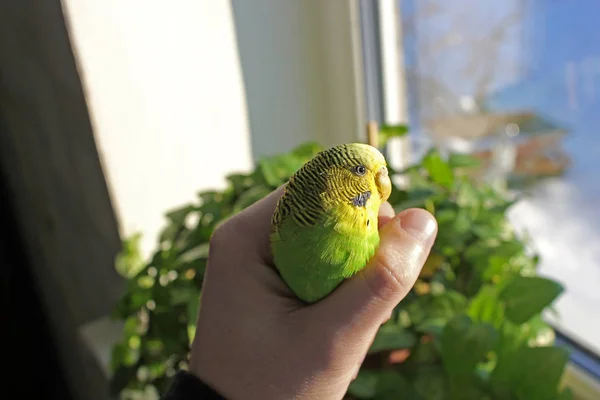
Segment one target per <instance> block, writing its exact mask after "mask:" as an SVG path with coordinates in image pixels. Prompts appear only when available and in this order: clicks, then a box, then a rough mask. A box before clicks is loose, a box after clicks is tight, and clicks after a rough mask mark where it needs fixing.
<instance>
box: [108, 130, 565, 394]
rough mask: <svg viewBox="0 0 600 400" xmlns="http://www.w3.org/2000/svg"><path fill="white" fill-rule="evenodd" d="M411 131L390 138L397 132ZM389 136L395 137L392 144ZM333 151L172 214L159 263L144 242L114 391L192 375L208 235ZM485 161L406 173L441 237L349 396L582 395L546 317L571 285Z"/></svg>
mask: <svg viewBox="0 0 600 400" xmlns="http://www.w3.org/2000/svg"><path fill="white" fill-rule="evenodd" d="M405 131H406V130H405V129H398V128H395V129H391V128H390V129H388V130H386V131H385V132H387V136H390V133H389V132H392V133H391V134H394V133H393V132H396V133H395V134H402V133H404V132H405ZM387 136H386V135H385V134H384V135H382V139H386V138H387ZM320 149H321V148H320V146H319V145H317V144H313V143H309V144H305V145H303V146H300V147H298V148H296V149H294V150H293V151H291V152H289V153H287V154H281V155H277V156H274V157H269V158H264V159H262V160H261V161H260V162H259V163H258V165H257V166H256V169H255V170H254V171H252V172H250V173H247V174H233V175H230V176H228V177H227V180H228V182H229V186H228V188H227V189H226V190H224V191H206V192H202V193H200V194H199V196H198V201H197V202H195V203H193V204H187V205H184V206H182V207H180V208H178V209H176V210H173V211H171V212H169V213H167V214H166V219H167V223H166V226H165V228H164V230H163V231H162V233H161V235H160V238H159V240H158V244H157V250H156V251H155V253H154V255H153V256H152V257H151V259H150V260H148V261H146V260H143V259H142V258H141V257H140V255H139V252H138V251H137V245H136V243H137V240H138V239H139V236H134V237H131V238H129V239H127V240H126V241H125V242H124V247H123V251H122V252H121V254H120V255H119V257H118V259H117V263H116V267H117V269H118V271H119V272H120V273H121V274H122V275H123V276H125V277H126V278H127V284H128V286H127V290H126V293H125V294H124V296H123V298H122V299H121V301H120V302H119V303H118V304H117V306H116V308H115V312H114V317H115V318H117V319H119V320H122V321H124V332H123V339H122V341H121V342H119V343H118V344H117V345H116V346H115V347H114V349H113V354H112V368H113V371H114V374H113V377H112V382H111V383H112V390H113V392H114V393H120V394H121V398H139V399H149V398H156V397H157V396H158V395H159V394H160V393H163V392H164V391H165V390H166V388H167V387H168V385H169V382H170V378H171V377H172V376H173V374H174V372H175V370H176V369H178V368H185V367H186V357H187V354H188V351H189V345H190V342H191V339H192V338H193V335H194V326H195V318H196V313H197V309H198V299H199V296H200V291H201V286H202V280H203V273H204V269H205V267H206V260H207V257H208V240H209V238H210V235H211V233H212V231H213V229H214V228H215V226H216V225H217V224H218V223H219V222H220V221H222V220H223V219H225V218H227V217H229V216H231V215H232V214H234V213H236V212H238V211H240V210H242V209H244V208H245V207H247V206H249V205H250V204H252V203H254V202H255V201H257V200H259V199H261V198H262V197H264V196H265V195H267V194H268V193H269V192H270V191H272V190H273V189H275V188H277V187H278V186H280V185H281V184H282V183H284V182H285V181H286V180H287V179H288V178H289V176H290V175H291V174H292V173H293V172H294V171H296V170H297V169H298V168H299V167H300V166H301V165H302V164H303V163H304V162H306V161H307V160H308V159H310V158H311V157H312V156H313V155H314V154H315V153H316V152H317V151H319V150H320ZM474 165H475V161H474V160H473V159H471V158H469V157H465V156H461V155H452V156H450V157H449V158H448V159H444V158H442V157H441V156H440V154H439V153H438V152H437V151H435V150H431V151H430V152H429V153H427V154H426V155H425V157H424V158H423V159H422V160H421V162H420V163H418V164H416V165H413V166H411V167H410V168H408V169H407V170H405V171H402V173H403V174H404V175H405V176H406V177H407V178H408V179H409V182H410V184H409V185H408V187H406V188H400V187H395V188H394V190H393V192H392V197H391V198H390V202H391V203H392V205H393V206H394V207H395V208H396V209H398V210H400V209H404V208H407V207H422V208H426V209H427V210H429V211H430V212H432V213H433V214H434V215H435V216H436V218H437V220H438V224H439V234H438V238H437V241H436V243H435V245H434V248H433V250H432V252H431V255H430V256H429V258H428V260H427V263H426V265H425V267H424V269H423V272H422V274H421V276H420V278H419V280H418V282H417V284H416V285H415V287H414V288H413V290H412V291H411V293H410V294H409V296H408V297H407V298H406V299H405V301H403V302H402V303H401V304H400V305H399V306H398V307H397V308H396V310H395V311H394V313H393V316H392V318H391V319H390V320H389V321H388V322H387V323H386V324H384V325H383V326H382V327H381V329H380V330H379V332H378V334H377V336H376V338H375V341H374V343H373V345H372V347H371V350H370V351H369V355H368V356H367V359H366V360H365V362H364V364H363V367H362V368H361V371H360V373H359V376H358V378H357V379H356V380H355V381H354V382H353V383H352V384H351V386H350V388H349V390H348V393H347V398H348V399H365V400H368V399H375V400H387V399H400V398H402V399H423V400H430V399H431V400H434V399H435V400H443V399H457V400H458V399H461V400H462V399H465V400H468V399H490V400H491V399H527V400H538V399H539V400H550V399H561V400H562V399H569V398H571V397H570V393H569V391H568V390H561V388H560V383H559V381H560V379H561V376H562V372H563V369H564V367H565V364H566V362H567V360H568V353H567V352H566V351H565V350H564V349H563V348H560V347H555V346H554V345H553V343H552V341H553V331H552V329H551V328H550V327H549V326H547V325H546V324H545V323H544V322H543V321H542V319H541V316H540V314H541V312H542V311H543V310H544V309H545V308H547V307H549V306H551V304H552V302H553V301H554V300H555V299H556V298H557V297H558V296H559V295H560V293H561V292H562V287H561V286H560V285H559V284H558V283H556V282H554V281H552V280H549V279H546V278H542V277H539V276H537V274H536V266H537V263H538V258H537V256H535V255H534V254H530V252H529V251H528V250H527V247H526V242H525V241H524V240H523V239H520V238H519V237H518V236H517V235H516V234H515V232H514V231H513V230H512V229H511V226H510V224H509V223H508V222H507V219H506V216H505V214H506V211H507V209H508V208H509V207H510V206H511V204H512V202H511V201H509V200H507V199H506V198H504V197H503V196H502V195H500V194H499V193H497V192H495V191H494V190H492V189H491V188H490V187H487V186H485V185H482V184H477V183H475V182H474V181H473V180H472V179H471V178H469V174H468V171H469V168H471V167H472V166H474Z"/></svg>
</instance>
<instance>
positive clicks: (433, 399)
mask: <svg viewBox="0 0 600 400" xmlns="http://www.w3.org/2000/svg"><path fill="white" fill-rule="evenodd" d="M414 386H415V392H416V393H417V394H418V395H419V396H420V397H419V398H422V399H426V400H444V399H446V393H447V392H448V388H447V382H446V376H445V374H444V370H443V369H442V368H439V367H437V366H431V367H429V366H427V367H421V368H420V369H419V371H418V372H417V374H416V377H415V378H414ZM405 398H407V397H404V396H400V397H397V399H405Z"/></svg>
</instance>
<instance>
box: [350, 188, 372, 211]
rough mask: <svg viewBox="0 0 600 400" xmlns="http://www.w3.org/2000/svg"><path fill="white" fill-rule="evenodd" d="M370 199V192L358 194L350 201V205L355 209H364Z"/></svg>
mask: <svg viewBox="0 0 600 400" xmlns="http://www.w3.org/2000/svg"><path fill="white" fill-rule="evenodd" d="M370 198H371V191H370V190H367V191H366V192H362V193H359V194H358V195H356V197H354V198H353V199H352V204H353V205H354V206H355V207H364V206H366V205H367V200H369V199H370Z"/></svg>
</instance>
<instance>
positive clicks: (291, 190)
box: [272, 144, 385, 231]
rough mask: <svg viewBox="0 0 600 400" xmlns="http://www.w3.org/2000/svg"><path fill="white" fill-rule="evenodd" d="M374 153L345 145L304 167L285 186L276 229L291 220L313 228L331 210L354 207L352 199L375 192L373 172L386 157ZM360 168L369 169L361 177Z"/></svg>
mask: <svg viewBox="0 0 600 400" xmlns="http://www.w3.org/2000/svg"><path fill="white" fill-rule="evenodd" d="M374 150H375V149H373V148H372V147H370V146H367V145H362V144H344V145H340V146H336V147H332V148H331V149H328V150H325V151H322V152H320V153H318V154H317V155H316V156H315V157H314V158H313V159H312V160H310V161H309V162H307V163H306V164H304V166H302V168H300V169H299V170H298V171H297V172H296V173H295V174H294V175H293V176H292V177H291V179H290V180H289V182H288V183H287V184H286V186H285V190H284V195H283V196H282V197H281V199H280V200H279V204H278V206H277V208H276V210H275V213H274V215H273V220H272V227H273V230H274V231H276V230H277V228H278V227H279V226H280V224H281V222H282V221H284V220H285V219H287V218H289V217H291V218H293V220H294V221H295V223H296V224H297V225H299V226H302V227H311V226H314V225H315V224H316V223H318V222H319V220H320V219H321V218H322V217H323V215H325V214H326V213H327V212H328V211H329V210H330V209H331V208H332V207H334V206H336V205H339V204H340V203H347V204H349V205H353V199H355V198H356V197H357V196H359V195H361V194H362V193H365V192H368V191H370V190H371V189H372V182H373V180H374V173H375V172H376V171H375V170H373V169H374V168H376V167H377V168H378V167H380V166H381V165H385V160H383V158H382V157H383V156H382V155H381V154H380V153H379V152H377V151H376V150H375V151H374ZM361 165H362V166H364V167H366V172H365V174H364V175H362V176H360V175H358V174H357V173H356V168H357V166H361ZM364 206H365V205H364V204H363V207H364ZM355 207H356V206H355Z"/></svg>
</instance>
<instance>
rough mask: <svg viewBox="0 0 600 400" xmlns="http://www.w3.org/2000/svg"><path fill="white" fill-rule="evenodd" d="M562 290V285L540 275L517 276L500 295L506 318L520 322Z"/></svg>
mask: <svg viewBox="0 0 600 400" xmlns="http://www.w3.org/2000/svg"><path fill="white" fill-rule="evenodd" d="M562 292H563V286H562V285H560V284H559V283H558V282H555V281H553V280H551V279H547V278H542V277H537V276H535V277H526V276H517V277H515V278H514V279H513V280H512V281H511V282H509V283H508V284H507V285H506V287H505V288H504V290H502V292H501V294H500V297H501V298H502V299H503V300H504V301H505V302H506V318H508V319H509V320H511V321H512V322H514V323H516V324H522V323H524V322H526V321H528V320H529V319H530V318H532V317H533V316H534V315H536V314H538V313H540V312H542V311H543V310H544V308H546V307H547V306H549V305H550V304H552V302H554V300H555V299H556V298H557V297H558V296H559V295H560V294H561V293H562Z"/></svg>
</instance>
